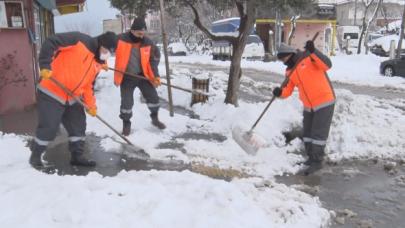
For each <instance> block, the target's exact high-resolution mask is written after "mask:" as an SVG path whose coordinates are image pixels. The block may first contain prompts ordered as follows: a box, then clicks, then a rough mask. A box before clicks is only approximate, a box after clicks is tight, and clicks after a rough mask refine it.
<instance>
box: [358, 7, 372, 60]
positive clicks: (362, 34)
mask: <svg viewBox="0 0 405 228" xmlns="http://www.w3.org/2000/svg"><path fill="white" fill-rule="evenodd" d="M374 1H375V0H370V2H365V3H364V4H365V9H364V16H363V19H362V22H361V34H360V37H359V43H358V46H357V54H360V53H361V43H362V41H363V38H364V34H365V33H366V29H367V24H366V17H367V12H368V10H369V8H370V6H371V4H373V2H374Z"/></svg>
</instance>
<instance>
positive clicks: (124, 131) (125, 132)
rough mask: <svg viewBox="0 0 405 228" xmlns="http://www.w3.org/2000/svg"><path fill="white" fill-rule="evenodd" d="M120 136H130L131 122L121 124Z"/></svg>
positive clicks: (126, 121)
mask: <svg viewBox="0 0 405 228" xmlns="http://www.w3.org/2000/svg"><path fill="white" fill-rule="evenodd" d="M122 134H123V135H124V136H128V135H129V134H131V121H129V120H124V121H123V124H122Z"/></svg>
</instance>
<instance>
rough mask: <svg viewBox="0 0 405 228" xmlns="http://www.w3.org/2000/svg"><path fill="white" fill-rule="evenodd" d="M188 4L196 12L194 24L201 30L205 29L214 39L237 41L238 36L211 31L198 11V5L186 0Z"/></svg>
mask: <svg viewBox="0 0 405 228" xmlns="http://www.w3.org/2000/svg"><path fill="white" fill-rule="evenodd" d="M186 3H187V5H188V6H189V7H190V8H191V10H192V11H193V13H194V17H195V18H194V24H195V25H196V26H197V27H198V28H199V29H200V30H201V31H203V32H204V33H205V34H206V35H207V36H208V37H209V38H211V39H212V40H215V41H219V40H227V41H229V42H231V43H233V42H236V37H233V36H216V35H214V34H213V33H211V32H210V31H209V30H208V29H207V28H206V27H205V26H204V25H203V24H202V23H201V20H200V15H199V14H198V11H197V9H196V7H195V6H194V5H193V4H192V3H190V2H188V1H187V2H186Z"/></svg>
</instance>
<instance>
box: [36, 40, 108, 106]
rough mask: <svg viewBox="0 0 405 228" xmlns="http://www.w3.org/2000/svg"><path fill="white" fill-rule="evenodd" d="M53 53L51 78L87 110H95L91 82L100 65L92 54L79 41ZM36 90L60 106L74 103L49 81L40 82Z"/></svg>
mask: <svg viewBox="0 0 405 228" xmlns="http://www.w3.org/2000/svg"><path fill="white" fill-rule="evenodd" d="M49 53H50V52H49ZM54 53H55V54H54V56H53V57H52V61H51V64H50V68H51V70H52V77H53V78H54V79H56V80H58V81H59V82H60V83H62V84H63V85H64V86H65V87H66V88H67V89H69V90H70V91H72V92H73V94H74V95H75V96H77V97H80V98H82V99H83V101H84V103H85V104H86V105H87V106H89V108H95V107H96V99H95V97H94V94H93V82H94V80H95V78H96V76H97V74H98V73H99V72H100V70H101V65H100V64H99V63H97V62H96V60H95V58H94V53H93V52H92V51H90V50H89V49H88V47H87V46H86V45H85V44H84V43H83V42H81V41H78V42H76V44H74V45H69V46H62V47H59V48H57V50H56V52H54ZM42 57H44V55H43V56H42ZM38 89H39V90H41V91H42V92H44V93H45V94H47V95H49V96H51V97H53V98H54V99H56V100H58V101H59V102H61V103H62V104H66V103H69V104H72V103H74V102H75V101H74V99H73V98H72V97H69V96H68V95H67V94H66V93H65V92H64V91H63V90H62V89H61V88H60V87H59V86H58V85H56V84H55V83H54V82H52V81H50V80H41V82H40V84H39V86H38Z"/></svg>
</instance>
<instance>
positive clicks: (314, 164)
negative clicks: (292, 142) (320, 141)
mask: <svg viewBox="0 0 405 228" xmlns="http://www.w3.org/2000/svg"><path fill="white" fill-rule="evenodd" d="M323 149H324V147H323V146H316V145H313V146H312V150H311V151H310V153H309V154H308V157H309V159H308V161H306V162H305V163H304V164H305V165H307V166H308V168H307V169H306V170H305V171H304V174H305V175H310V174H312V173H314V172H316V171H318V170H320V169H322V167H323V159H324V157H325V152H324V151H323Z"/></svg>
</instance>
